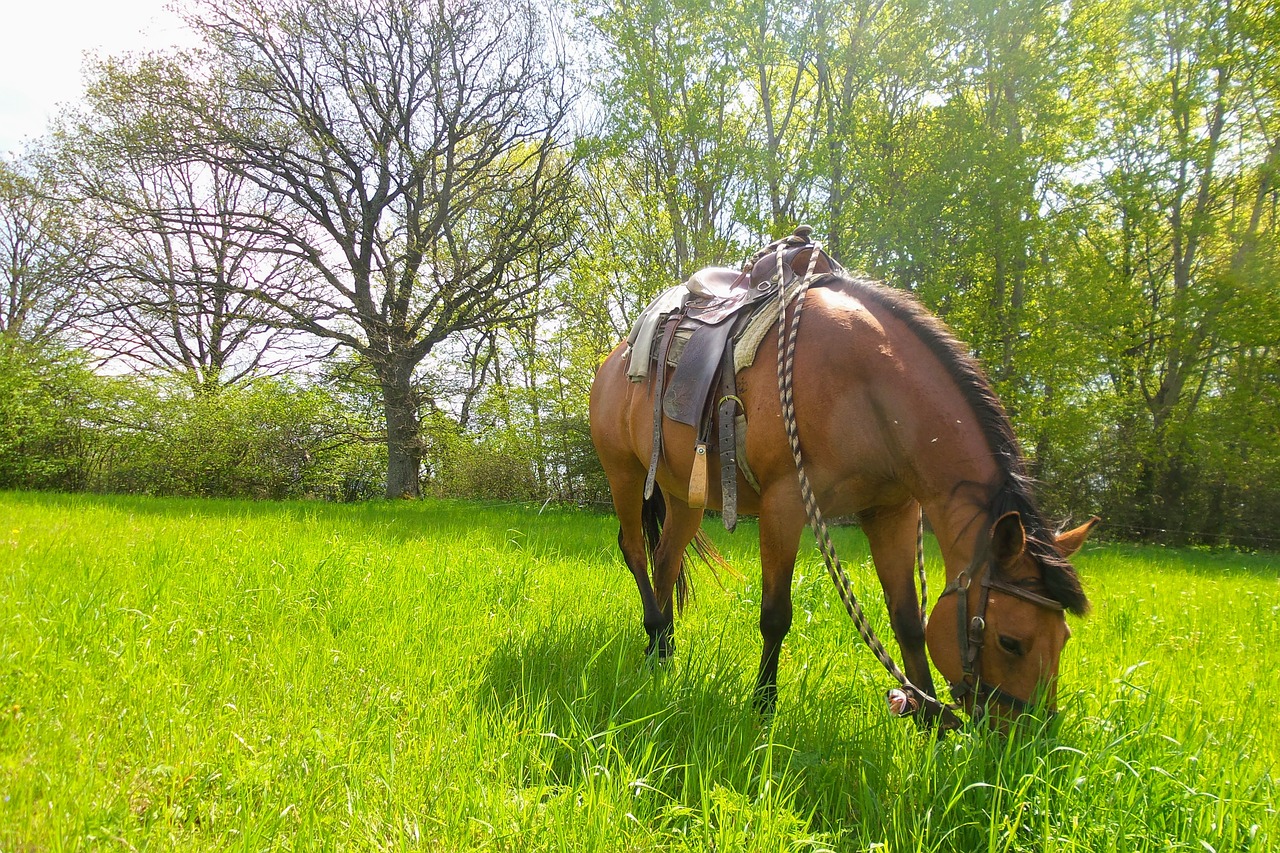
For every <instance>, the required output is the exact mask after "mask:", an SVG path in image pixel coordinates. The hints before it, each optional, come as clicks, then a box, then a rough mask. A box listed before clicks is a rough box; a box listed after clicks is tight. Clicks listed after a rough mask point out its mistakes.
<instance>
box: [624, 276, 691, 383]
mask: <svg viewBox="0 0 1280 853" xmlns="http://www.w3.org/2000/svg"><path fill="white" fill-rule="evenodd" d="M688 296H689V291H688V289H687V288H686V287H685V286H684V285H683V284H677V285H676V286H674V287H669V288H667V289H666V290H664V291H662V293H660V294H658V297H657V298H656V299H654V300H653V301H652V302H650V303H649V306H648V307H647V308H645V309H644V311H642V312H641V313H640V316H639V317H637V318H636V322H635V323H634V324H633V325H632V326H631V334H629V335H627V347H628V349H627V378H628V379H630V380H631V381H632V382H643V381H644V380H645V378H646V377H648V375H649V360H650V355H651V353H652V352H653V345H654V343H655V340H654V339H655V337H656V336H657V331H658V323H659V321H661V319H662V317H663V315H665V314H670V313H671V312H672V311H676V310H678V309H679V308H681V307H682V306H683V305H684V302H685V299H687V298H688Z"/></svg>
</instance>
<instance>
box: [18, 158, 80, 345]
mask: <svg viewBox="0 0 1280 853" xmlns="http://www.w3.org/2000/svg"><path fill="white" fill-rule="evenodd" d="M58 197H59V191H58V189H57V187H56V182H55V181H54V179H53V178H52V177H51V176H50V175H49V174H48V173H47V172H41V171H40V170H39V169H38V168H37V167H36V166H35V165H34V164H33V163H32V162H31V161H15V162H12V163H9V162H5V161H4V160H0V336H4V337H8V338H13V339H20V340H23V341H26V342H28V343H30V344H34V345H36V346H43V345H45V344H48V343H51V342H53V341H54V340H56V339H58V338H60V337H63V336H65V334H66V333H67V332H68V330H69V329H70V328H71V326H72V325H73V324H74V323H75V322H76V320H77V318H78V317H79V316H80V314H81V313H82V308H83V301H84V296H85V289H84V278H85V276H84V271H85V269H86V268H87V266H88V264H89V260H90V258H91V257H92V255H93V254H94V252H95V250H96V247H97V243H96V241H95V239H94V236H93V235H92V234H91V233H89V232H87V231H86V230H84V229H83V228H82V227H81V225H80V223H79V222H78V221H77V219H76V217H75V216H74V215H73V210H74V207H71V206H69V205H67V204H64V203H62V202H60V201H59V198H58Z"/></svg>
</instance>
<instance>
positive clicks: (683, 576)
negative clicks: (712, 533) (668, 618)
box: [640, 489, 733, 613]
mask: <svg viewBox="0 0 1280 853" xmlns="http://www.w3.org/2000/svg"><path fill="white" fill-rule="evenodd" d="M666 520H667V502H666V499H665V498H663V496H662V490H661V489H654V490H653V495H651V496H650V497H648V498H646V499H645V502H644V508H643V509H642V510H641V511H640V523H641V526H642V527H643V528H644V545H645V550H646V551H648V552H649V565H650V566H652V565H653V553H654V551H656V550H657V548H658V538H659V537H660V536H661V535H662V524H663V522H665V521H666ZM689 547H690V548H692V549H693V552H694V553H695V554H696V555H697V556H698V559H700V560H701V561H702V562H703V563H705V564H706V566H707V567H708V568H709V569H711V571H712V574H714V575H715V576H716V580H717V581H719V574H718V573H717V569H725V570H726V571H728V572H730V573H733V569H732V567H731V566H730V565H729V564H728V563H727V562H726V561H725V559H724V557H723V556H722V555H721V554H720V551H719V550H717V549H716V546H715V544H714V543H713V542H712V541H711V539H710V538H709V537H708V536H707V535H706V534H705V533H703V532H702V531H701V530H699V531H698V532H697V533H695V534H694V536H693V541H692V542H690V543H689ZM688 568H689V561H688V556H687V554H682V555H681V556H680V573H679V574H678V575H676V611H677V612H679V613H683V612H684V606H685V602H687V601H690V600H692V599H693V582H692V581H691V580H690V578H689V572H688V571H687V570H688Z"/></svg>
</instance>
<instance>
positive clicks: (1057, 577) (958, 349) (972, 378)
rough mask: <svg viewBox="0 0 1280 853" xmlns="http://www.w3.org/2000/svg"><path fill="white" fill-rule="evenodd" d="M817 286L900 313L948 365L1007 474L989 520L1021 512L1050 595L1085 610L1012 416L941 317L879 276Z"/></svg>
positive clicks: (840, 277)
mask: <svg viewBox="0 0 1280 853" xmlns="http://www.w3.org/2000/svg"><path fill="white" fill-rule="evenodd" d="M813 286H814V287H828V288H831V289H833V290H838V291H842V292H844V293H848V294H849V295H851V296H854V297H856V298H858V299H860V300H864V301H869V302H873V303H875V304H877V305H879V306H881V307H883V308H884V309H885V310H886V311H888V312H889V313H890V314H891V315H893V316H894V317H895V318H896V319H898V320H899V321H900V322H902V323H903V324H904V325H905V326H906V327H907V328H908V329H910V330H911V331H912V333H914V334H915V335H916V337H917V338H919V339H920V341H921V342H922V343H923V344H925V346H927V347H928V348H929V350H930V352H932V353H933V354H934V356H935V357H936V358H937V359H938V361H939V362H940V363H941V364H942V365H943V367H945V368H946V370H947V373H948V374H949V375H950V376H951V379H952V381H954V382H955V383H956V386H957V387H958V388H959V389H960V392H961V394H963V395H964V398H965V400H966V402H968V404H969V407H970V408H971V409H973V412H974V414H975V415H976V417H977V421H978V425H979V428H980V429H981V430H982V434H983V436H984V437H985V438H986V440H987V444H988V446H989V447H990V448H991V453H992V456H993V457H994V458H995V460H996V464H997V465H999V466H1000V469H1001V471H1002V472H1003V474H1004V479H1003V482H1002V483H1001V485H1000V486H999V487H998V488H997V489H996V490H995V494H993V495H991V497H990V502H989V504H988V506H987V514H988V520H989V521H990V520H994V519H997V518H999V517H1000V516H1002V515H1004V514H1005V513H1006V512H1017V513H1018V514H1019V516H1021V518H1022V525H1023V528H1024V529H1025V530H1026V535H1027V550H1028V551H1029V552H1030V554H1031V556H1032V558H1033V559H1035V561H1036V562H1037V563H1038V564H1039V565H1040V569H1041V574H1042V576H1043V578H1044V584H1045V587H1046V589H1047V591H1048V593H1049V595H1050V596H1051V597H1053V598H1054V599H1055V600H1057V601H1058V602H1060V603H1061V604H1062V605H1063V606H1064V607H1066V608H1067V609H1068V610H1070V611H1071V612H1072V613H1076V614H1083V613H1085V612H1087V611H1088V609H1089V599H1088V597H1087V596H1085V593H1084V589H1083V588H1082V587H1081V585H1080V577H1079V576H1078V575H1077V574H1076V571H1075V569H1074V568H1072V566H1071V564H1070V563H1069V562H1067V560H1066V559H1065V558H1064V557H1063V556H1062V555H1061V554H1060V553H1058V549H1057V547H1056V546H1055V545H1054V532H1053V530H1051V529H1050V527H1049V525H1048V524H1047V523H1046V522H1045V519H1044V514H1043V513H1042V512H1041V511H1040V508H1039V506H1038V504H1037V503H1036V499H1035V495H1034V493H1033V491H1032V485H1033V480H1032V478H1031V476H1030V475H1029V474H1028V473H1027V465H1026V461H1025V459H1024V458H1023V455H1022V449H1021V447H1020V446H1019V444H1018V439H1017V437H1016V436H1015V435H1014V433H1013V425H1012V424H1011V423H1010V422H1009V416H1008V414H1006V412H1005V410H1004V406H1003V405H1001V403H1000V400H999V399H998V398H997V397H996V395H995V392H994V391H993V390H992V388H991V382H990V381H989V380H988V379H987V377H986V375H985V374H984V373H983V371H982V368H981V367H979V366H978V363H977V361H975V360H974V358H973V357H972V356H971V355H970V354H969V352H968V351H967V350H966V349H965V347H964V345H963V344H961V343H960V341H959V340H957V339H956V336H955V335H954V334H952V332H951V330H950V329H949V328H948V327H947V326H946V324H944V323H943V322H942V321H941V320H939V319H938V318H937V317H935V316H934V315H933V314H932V313H930V312H929V311H928V310H927V309H926V308H925V307H924V306H923V305H921V304H920V302H919V301H918V300H917V299H916V298H915V296H913V295H912V294H910V293H908V292H906V291H903V290H896V289H894V288H891V287H888V286H886V285H884V284H881V283H879V282H877V281H874V280H872V279H869V278H863V277H860V276H850V275H848V274H844V273H828V274H824V275H820V276H817V277H815V278H814V281H813Z"/></svg>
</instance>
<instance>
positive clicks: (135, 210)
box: [55, 60, 314, 392]
mask: <svg viewBox="0 0 1280 853" xmlns="http://www.w3.org/2000/svg"><path fill="white" fill-rule="evenodd" d="M162 69H163V66H162V65H159V64H157V63H155V62H151V61H145V60H144V61H142V62H140V63H134V64H130V63H128V62H124V61H106V62H100V63H98V64H97V65H96V66H94V67H93V69H92V75H93V78H92V81H91V83H90V85H89V87H88V90H87V93H86V100H87V109H85V110H82V111H80V112H77V113H68V114H67V115H65V116H64V117H63V120H62V122H61V129H60V130H59V132H58V134H57V136H56V146H55V151H56V158H55V159H56V163H57V166H56V167H57V169H58V171H59V172H60V174H61V175H62V176H63V180H64V181H66V182H67V183H69V184H71V185H73V186H74V188H75V191H76V195H77V196H78V197H79V198H80V199H82V203H81V204H80V205H79V206H78V210H79V215H80V217H81V218H82V219H83V220H87V221H92V222H93V223H94V227H95V230H96V232H97V233H98V234H100V235H101V238H102V239H101V243H102V246H101V249H100V250H99V252H98V253H97V255H96V257H95V259H94V263H93V265H92V269H91V272H92V276H93V278H94V280H95V282H96V285H97V286H96V287H95V288H94V292H93V296H92V299H91V300H90V306H89V307H90V308H91V312H90V313H89V316H88V317H86V322H85V323H84V325H85V327H86V331H91V334H92V338H91V340H92V346H93V348H94V350H95V351H96V352H97V353H98V354H100V355H101V356H103V357H104V358H106V359H107V360H110V361H123V362H124V363H126V364H129V365H132V366H135V367H142V368H147V369H153V370H158V371H160V372H162V373H168V374H172V375H174V376H176V377H178V378H179V379H180V380H181V381H182V382H184V383H185V384H186V385H187V386H188V387H189V388H190V389H191V390H193V391H197V392H199V391H216V390H218V389H220V388H222V387H223V386H226V385H231V384H235V383H238V382H242V381H245V380H247V379H250V378H252V377H254V376H256V375H261V374H263V373H273V374H278V373H281V372H285V371H287V370H289V369H290V368H292V367H294V366H296V365H297V363H298V357H296V356H295V357H290V356H291V355H292V352H291V351H293V350H297V349H300V348H302V343H303V342H302V341H300V340H298V338H299V336H298V335H297V334H293V335H289V334H288V333H287V331H286V329H284V328H283V327H284V326H285V325H286V324H285V321H286V319H287V318H286V317H285V315H284V314H283V313H282V312H280V311H278V310H276V309H274V308H273V307H272V306H271V304H270V303H271V302H272V301H277V300H279V299H280V298H281V297H282V296H283V295H284V294H285V293H288V292H291V291H293V290H296V289H298V288H299V287H302V286H304V285H305V281H306V278H307V277H308V276H309V275H310V269H309V266H308V265H307V264H306V263H305V262H304V261H303V260H302V259H301V258H298V257H296V256H295V255H293V254H291V253H289V252H288V251H286V249H287V247H286V246H285V245H283V244H282V243H280V242H279V241H277V240H275V239H274V238H273V236H272V235H271V234H270V233H269V232H263V231H261V230H260V229H258V228H257V227H256V225H257V223H258V222H260V221H262V220H264V219H274V220H277V221H281V222H283V221H284V220H285V219H286V217H287V211H286V209H285V206H284V204H283V202H282V201H281V200H279V199H275V198H272V197H270V196H268V195H267V194H266V193H264V192H263V191H262V190H261V189H260V188H259V187H258V186H257V185H256V184H254V183H252V182H251V181H249V180H247V179H246V178H244V177H243V176H242V175H237V174H235V173H234V172H233V171H231V170H229V169H227V168H226V167H225V165H223V164H221V163H202V162H198V161H195V160H190V159H180V158H173V157H164V156H157V155H156V153H155V151H156V149H157V148H158V147H159V145H158V144H157V141H156V140H155V139H154V134H155V133H156V132H157V130H158V128H157V126H156V125H155V123H154V122H153V117H152V116H151V115H150V114H148V113H147V112H146V111H145V110H141V109H139V107H138V105H137V104H136V103H135V102H134V101H133V100H132V93H133V91H134V90H135V89H136V88H137V82H138V81H139V80H140V79H145V78H146V77H147V76H148V75H151V74H154V73H156V72H157V71H160V70H162ZM89 272H90V270H86V274H88V273H89ZM312 349H314V347H312Z"/></svg>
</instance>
